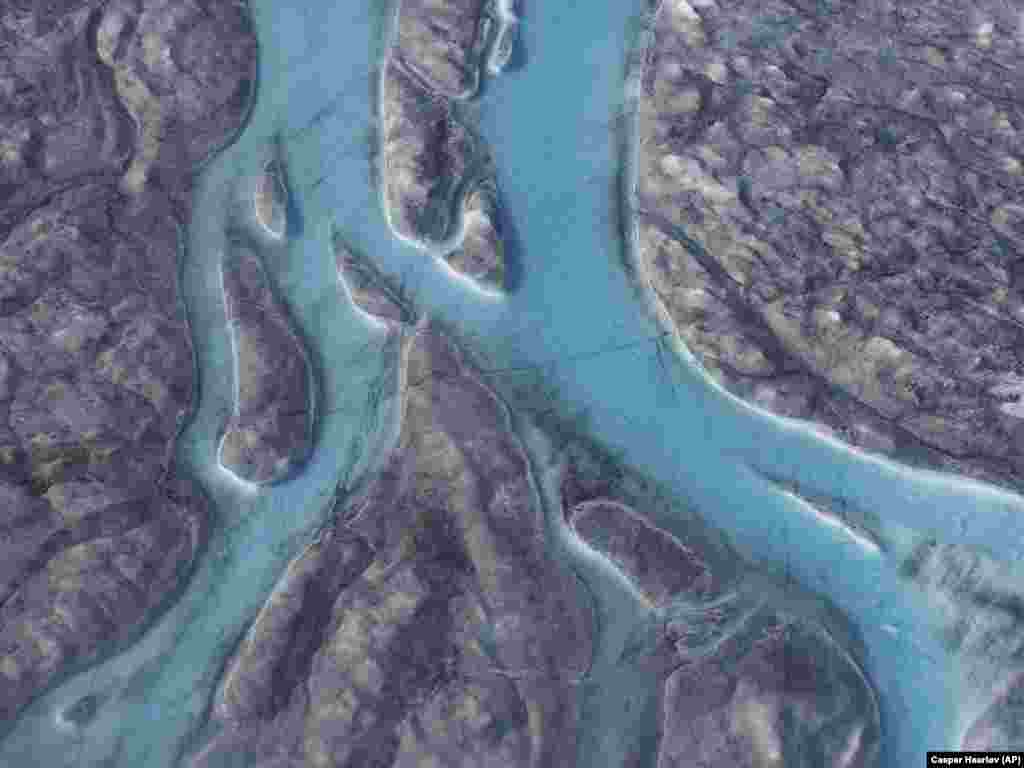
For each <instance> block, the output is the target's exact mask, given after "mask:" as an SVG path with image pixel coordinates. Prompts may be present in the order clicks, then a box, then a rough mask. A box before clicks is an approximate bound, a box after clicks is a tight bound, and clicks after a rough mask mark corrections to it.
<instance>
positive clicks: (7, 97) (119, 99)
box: [0, 0, 255, 762]
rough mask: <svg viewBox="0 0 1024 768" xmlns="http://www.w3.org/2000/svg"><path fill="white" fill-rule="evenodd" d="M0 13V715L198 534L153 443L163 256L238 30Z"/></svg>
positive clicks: (173, 309)
mask: <svg viewBox="0 0 1024 768" xmlns="http://www.w3.org/2000/svg"><path fill="white" fill-rule="evenodd" d="M0 29H2V31H3V39H4V51H3V53H2V54H0V82H2V83H3V86H2V87H0V91H2V92H3V96H2V97H0V100H2V102H3V118H2V120H0V143H2V145H3V148H4V149H3V163H2V166H3V167H2V170H0V177H2V181H3V183H2V184H0V188H2V191H0V274H2V276H3V277H2V278H0V561H2V564H0V723H2V725H0V731H2V732H3V733H4V735H5V734H6V731H7V729H8V726H11V727H13V725H14V724H15V722H16V720H17V718H18V717H19V716H20V715H21V714H22V713H23V711H24V710H25V709H26V707H27V706H28V705H29V704H30V702H32V701H33V700H34V699H36V698H37V697H38V696H39V695H40V694H41V693H42V692H44V691H45V690H47V689H48V688H50V687H51V686H52V685H54V684H55V683H56V682H57V681H59V680H62V679H64V678H66V677H67V676H68V675H69V674H70V673H72V672H75V671H79V670H82V669H85V668H88V667H89V666H90V665H93V664H95V663H97V662H98V661H99V660H101V659H103V658H105V657H107V656H109V655H110V654H111V653H112V652H116V651H118V650H121V649H123V648H124V647H125V646H126V645H127V644H128V643H131V642H133V641H134V640H136V639H137V637H138V635H139V634H140V633H141V632H142V631H143V630H144V629H145V628H146V627H147V626H148V625H149V624H150V623H151V622H152V621H153V620H154V619H155V618H156V617H157V615H158V614H160V613H161V612H162V611H163V610H164V609H166V608H167V606H168V605H169V604H170V603H171V602H172V601H174V600H175V599H176V598H177V597H178V595H179V594H180V592H181V590H182V588H183V586H184V585H185V584H186V583H187V582H188V580H189V578H190V575H191V573H192V571H193V568H194V566H195V564H196V561H197V560H198V558H199V557H200V555H201V553H202V551H203V548H204V545H205V543H206V537H207V532H208V530H209V528H210V519H211V517H212V515H211V510H210V508H209V502H208V499H207V497H206V494H205V493H204V491H203V490H202V489H201V488H200V487H199V486H198V484H197V483H195V482H194V481H193V480H192V479H191V478H190V477H189V476H188V473H187V472H186V471H185V470H184V469H183V468H182V467H181V466H180V465H179V464H177V463H176V462H175V461H173V459H172V457H173V456H174V447H175V442H176V440H177V439H178V437H179V433H180V431H181V429H182V428H183V427H184V425H185V423H186V421H187V420H188V418H189V416H190V414H191V412H192V408H193V406H194V399H195V391H196V386H195V370H194V361H193V348H192V341H191V338H190V333H189V324H188V320H187V318H186V316H185V312H184V308H183V306H182V301H181V295H180V274H179V272H180V269H181V266H182V256H183V253H182V251H183V240H184V236H183V233H184V230H185V228H186V227H187V225H188V222H189V218H190V216H191V213H192V211H191V193H192V189H193V183H194V172H195V171H196V170H197V169H198V167H199V166H200V165H201V164H202V163H204V162H205V161H206V160H207V159H208V158H209V157H210V156H211V155H212V154H213V153H215V152H216V151H217V150H218V149H219V148H220V147H222V146H223V145H224V144H225V143H226V142H229V141H231V140H232V139H233V137H234V136H235V135H236V133H237V132H238V130H239V128H240V127H241V125H242V123H243V122H244V120H245V117H246V115H247V112H248V108H249V105H250V103H251V101H252V97H253V79H254V76H255V57H254V53H255V37H254V34H253V29H252V27H251V24H250V19H249V17H248V15H247V13H246V11H245V9H244V7H241V6H240V5H239V4H237V3H230V2H218V1H216V0H203V1H202V2H198V3H189V4H170V3H167V2H164V1H163V0H143V2H120V0H114V1H113V2H109V3H102V4H96V3H56V4H47V5H45V6H40V5H38V4H32V3H20V2H12V3H5V4H4V5H3V7H2V8H0ZM172 50H173V51H174V55H173V56H170V55H167V56H164V55H162V54H161V55H153V53H154V52H155V51H156V52H162V51H172ZM95 708H96V704H95V702H93V704H92V705H88V703H86V704H84V705H83V706H82V707H80V708H79V709H78V710H74V711H72V710H69V712H68V713H67V717H63V716H61V717H59V718H57V724H58V725H59V726H60V727H61V728H63V729H65V730H67V729H68V728H73V727H77V726H75V721H81V722H85V721H88V720H89V719H90V718H91V716H92V715H91V713H92V712H94V711H95ZM29 762H32V761H29Z"/></svg>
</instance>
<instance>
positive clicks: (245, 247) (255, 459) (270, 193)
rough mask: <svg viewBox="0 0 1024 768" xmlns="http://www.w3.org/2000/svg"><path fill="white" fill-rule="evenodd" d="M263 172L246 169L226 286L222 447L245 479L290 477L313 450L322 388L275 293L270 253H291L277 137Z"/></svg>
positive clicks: (224, 268) (223, 460)
mask: <svg viewBox="0 0 1024 768" xmlns="http://www.w3.org/2000/svg"><path fill="white" fill-rule="evenodd" d="M269 151H270V152H271V155H272V156H271V157H270V158H268V159H266V160H265V161H263V163H262V167H261V169H260V172H259V173H256V174H252V175H251V176H248V177H246V176H243V177H242V179H241V180H240V183H239V187H240V189H241V190H242V191H241V193H240V195H239V197H240V198H241V201H245V202H248V201H247V200H246V198H248V200H251V201H252V203H251V205H252V208H251V209H250V208H249V206H248V205H243V206H242V208H241V217H240V218H241V220H240V221H237V222H232V224H231V229H229V242H228V246H227V251H226V253H225V254H224V258H223V262H222V264H221V288H222V293H223V298H224V307H225V314H226V317H227V323H228V327H229V330H230V334H231V350H232V355H233V357H234V369H233V371H234V379H235V382H234V383H235V407H234V413H233V415H232V417H231V420H230V422H229V423H228V425H227V426H226V429H225V432H224V435H223V437H222V438H221V441H220V446H219V448H218V460H219V462H220V464H221V465H222V466H223V467H224V468H225V469H227V470H229V471H230V472H232V473H233V474H235V475H237V476H238V477H239V479H241V480H242V481H244V482H249V483H255V484H264V483H272V482H277V481H279V480H283V479H285V478H287V477H290V476H291V475H292V474H293V473H294V472H295V471H296V470H297V469H298V468H299V467H301V465H302V464H303V463H304V462H305V461H306V460H307V459H308V457H309V455H310V452H311V451H312V449H313V431H314V425H315V419H316V405H317V402H316V401H317V387H316V381H315V377H314V371H313V366H312V363H311V361H310V358H309V353H308V351H307V350H306V348H305V344H304V342H303V340H302V338H301V336H300V335H299V332H298V331H297V330H296V329H295V327H294V324H293V322H292V320H291V318H290V317H289V313H288V309H287V307H286V306H285V304H284V302H283V300H282V299H281V298H279V296H278V295H277V290H276V287H275V286H274V284H273V281H272V278H271V277H270V275H269V274H268V271H267V266H266V264H265V260H266V259H284V258H288V242H287V238H286V233H287V227H288V219H287V204H288V201H287V187H286V181H285V180H286V176H285V168H284V157H283V152H282V149H281V147H280V146H279V145H278V144H277V143H276V142H275V143H273V144H272V145H271V147H270V149H269Z"/></svg>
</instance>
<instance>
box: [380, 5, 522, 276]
mask: <svg viewBox="0 0 1024 768" xmlns="http://www.w3.org/2000/svg"><path fill="white" fill-rule="evenodd" d="M497 32H498V18H497V15H496V11H495V8H494V7H492V5H491V4H490V3H486V2H482V0H457V1H456V2H438V0H416V1H415V2H403V3H402V4H401V6H400V8H399V10H398V16H397V19H396V25H395V29H394V35H393V40H392V42H391V46H390V48H389V49H388V52H387V55H386V57H385V61H384V67H383V71H382V73H381V79H380V93H379V99H380V128H379V130H380V158H379V162H380V183H381V186H382V189H383V201H384V208H385V211H386V213H387V215H388V219H389V221H390V224H391V226H392V228H393V230H394V231H395V233H396V234H398V235H399V236H401V237H403V238H406V239H408V240H411V241H413V242H416V243H419V244H421V245H424V246H426V247H428V248H437V247H440V248H441V249H442V250H443V251H444V254H443V255H444V256H445V258H446V259H447V261H448V263H449V265H450V266H451V267H452V268H453V269H455V270H456V271H458V272H460V273H462V274H465V275H466V276H468V277H470V278H472V279H474V280H477V281H479V282H480V283H481V284H482V285H484V286H486V287H488V288H491V289H497V290H501V289H503V288H505V287H506V286H505V283H504V277H505V266H506V265H505V251H504V248H503V246H502V240H501V232H500V223H499V211H498V208H497V206H498V198H497V194H496V189H495V186H496V185H495V179H494V171H493V168H491V167H490V165H489V163H490V160H489V157H488V151H487V148H486V147H485V146H483V144H482V143H481V141H480V139H479V137H477V136H476V135H474V133H473V132H472V130H471V129H470V127H469V123H468V122H467V120H466V118H465V117H464V116H463V115H462V113H461V110H460V103H461V102H465V101H467V100H469V99H472V98H473V97H475V96H476V95H477V92H478V89H479V85H480V78H481V76H482V69H483V68H485V66H486V61H485V59H486V56H487V51H488V50H489V47H490V46H491V44H492V43H493V39H492V38H493V36H494V35H495V34H496V33H497ZM463 232H464V234H465V238H464V241H463V242H458V238H459V237H460V236H461V235H462V234H463Z"/></svg>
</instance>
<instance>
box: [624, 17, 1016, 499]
mask: <svg viewBox="0 0 1024 768" xmlns="http://www.w3.org/2000/svg"><path fill="white" fill-rule="evenodd" d="M1011 7H1012V6H1011V5H1008V4H1005V3H998V2H991V3H989V2H983V3H976V4H971V5H964V4H962V3H952V2H945V0H928V1H927V2H924V3H914V4H912V5H908V4H906V3H880V4H879V3H867V2H850V3H820V2H818V3H816V2H801V1H799V0H798V1H797V2H781V1H780V2H768V3H764V2H721V1H719V2H693V3H689V2H687V1H686V0H670V1H668V2H664V3H661V4H660V5H659V7H658V11H657V13H656V14H655V16H654V20H653V24H652V31H653V41H652V44H651V45H650V47H649V49H648V50H647V51H646V54H645V58H644V64H643V72H642V93H641V95H640V98H639V107H638V108H639V118H638V124H637V127H638V140H639V142H640V151H639V158H638V168H637V180H638V187H637V190H636V199H635V200H633V201H631V205H633V206H634V207H635V208H636V211H637V216H638V218H637V221H638V225H639V240H638V243H637V266H638V268H639V274H640V276H641V277H642V279H643V280H644V281H645V282H648V283H649V285H650V286H651V288H653V290H654V292H655V293H656V294H657V296H658V298H659V300H660V303H661V305H662V306H663V307H664V309H665V310H667V313H668V315H669V316H670V317H671V320H672V322H673V323H674V324H675V326H676V327H677V328H678V329H679V331H680V333H681V335H682V337H683V339H684V341H685V342H686V344H687V346H688V347H689V348H690V349H691V350H692V351H693V352H694V354H695V355H697V356H698V358H699V359H700V360H701V362H702V363H703V364H704V367H705V368H706V369H707V370H708V371H709V373H710V374H711V375H712V376H713V377H714V378H715V379H717V380H718V381H719V382H720V383H722V384H723V385H724V386H725V387H726V388H728V389H729V390H731V391H732V392H734V393H735V394H737V395H739V396H740V397H743V398H745V399H746V400H748V401H750V402H752V403H755V404H757V405H760V406H762V407H765V408H767V409H769V410H771V411H774V412H776V413H779V414H783V415H787V416H795V417H798V418H801V419H807V420H810V421H812V422H814V423H816V424H819V425H821V426H822V427H824V428H825V429H827V430H828V431H830V432H832V433H833V434H835V435H837V436H838V437H840V438H841V439H843V440H846V441H848V442H850V443H852V444H853V445H856V446H859V447H861V448H862V449H865V450H868V451H873V452H879V453H883V454H886V455H890V456H894V457H896V458H899V459H902V460H905V461H908V462H910V463H913V464H917V465H925V466H930V467H936V468H941V469H948V470H953V471H957V472H963V473H966V474H969V475H973V476H976V477H979V478H983V479H986V480H990V481H994V482H998V483H1002V484H1007V485H1010V486H1013V487H1017V488H1019V487H1020V485H1021V483H1020V477H1021V475H1020V470H1021V467H1022V466H1024V442H1022V440H1024V420H1022V419H1024V412H1022V411H1021V408H1020V405H1019V403H1018V401H1019V399H1020V397H1021V394H1022V392H1024V390H1022V388H1021V383H1020V382H1021V364H1022V361H1021V358H1020V350H1021V349H1022V348H1024V346H1022V342H1024V337H1022V328H1024V324H1022V320H1024V315H1022V314H1021V313H1022V312H1024V304H1022V300H1021V284H1020V283H1021V280H1020V278H1021V275H1022V274H1024V272H1022V269H1021V266H1022V264H1024V228H1022V227H1024V216H1022V213H1024V208H1021V204H1020V200H1019V197H1020V195H1019V191H1020V189H1021V179H1022V178H1024V176H1022V173H1024V171H1022V165H1021V163H1022V153H1024V145H1022V143H1021V138H1020V133H1019V131H1020V128H1021V127H1022V125H1024V112H1022V107H1021V103H1022V97H1024V94H1022V92H1021V83H1022V82H1024V77H1022V74H1024V69H1022V67H1024V63H1022V62H1024V57H1022V56H1021V53H1020V46H1021V38H1020V20H1019V9H1018V10H1017V11H1013V10H1011Z"/></svg>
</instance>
